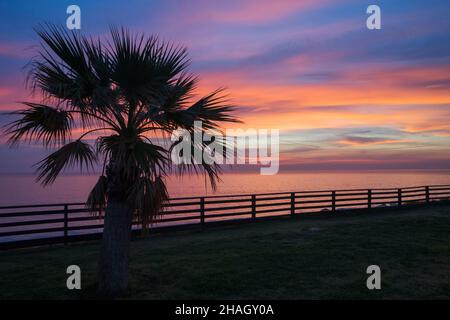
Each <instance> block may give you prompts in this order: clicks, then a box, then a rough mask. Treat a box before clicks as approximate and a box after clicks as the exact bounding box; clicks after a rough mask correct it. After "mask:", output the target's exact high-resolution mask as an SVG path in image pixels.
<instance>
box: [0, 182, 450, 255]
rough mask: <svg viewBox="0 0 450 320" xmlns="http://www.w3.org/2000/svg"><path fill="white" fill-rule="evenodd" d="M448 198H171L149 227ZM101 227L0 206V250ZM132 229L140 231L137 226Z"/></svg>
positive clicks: (448, 195) (425, 189)
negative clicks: (159, 215)
mask: <svg viewBox="0 0 450 320" xmlns="http://www.w3.org/2000/svg"><path fill="white" fill-rule="evenodd" d="M448 200H450V185H434V186H420V187H406V188H383V189H347V190H319V191H298V192H277V193H261V194H241V195H218V196H206V197H183V198H172V199H171V200H170V202H169V203H167V204H166V205H165V206H164V208H163V212H162V215H161V217H160V218H159V219H158V220H157V222H156V223H155V224H154V226H153V227H156V228H159V227H168V226H173V225H180V224H182V225H192V224H201V225H203V224H206V223H209V222H213V221H223V220H238V219H257V218H260V217H274V216H283V215H297V214H303V213H314V212H330V213H335V212H338V211H342V210H351V209H373V208H384V207H401V206H405V205H411V204H420V203H422V204H425V203H430V202H436V201H448ZM102 228H103V218H101V217H99V215H98V214H96V213H95V212H94V213H93V212H91V211H90V210H88V209H86V208H85V207H84V204H83V203H60V204H38V205H19V206H3V207H0V248H11V247H18V246H30V245H37V244H41V243H67V242H70V241H76V240H78V239H87V238H98V237H99V236H100V235H101V232H102ZM133 228H135V229H138V228H139V225H138V223H136V224H135V225H134V227H133Z"/></svg>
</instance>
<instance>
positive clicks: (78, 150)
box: [37, 140, 96, 186]
mask: <svg viewBox="0 0 450 320" xmlns="http://www.w3.org/2000/svg"><path fill="white" fill-rule="evenodd" d="M95 161H96V155H95V152H94V150H93V148H92V147H91V146H90V145H89V144H87V143H85V142H83V141H81V140H76V141H73V142H70V143H68V144H66V145H64V146H63V147H61V148H60V149H59V150H57V151H55V152H53V153H52V154H50V155H49V156H48V157H46V158H45V159H43V160H42V161H40V162H38V163H37V165H38V168H37V171H38V178H37V180H38V181H40V182H41V183H42V184H43V185H44V186H45V185H48V184H50V183H53V182H54V181H55V179H56V177H57V176H58V175H59V173H60V172H61V171H62V170H63V169H64V168H67V167H73V166H75V165H79V166H80V168H81V169H82V168H83V167H86V168H89V167H90V166H92V165H93V164H94V162H95Z"/></svg>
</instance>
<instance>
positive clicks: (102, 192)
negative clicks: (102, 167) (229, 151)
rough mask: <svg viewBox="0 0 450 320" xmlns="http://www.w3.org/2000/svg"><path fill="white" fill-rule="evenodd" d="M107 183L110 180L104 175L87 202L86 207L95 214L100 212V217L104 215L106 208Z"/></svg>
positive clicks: (99, 179)
mask: <svg viewBox="0 0 450 320" xmlns="http://www.w3.org/2000/svg"><path fill="white" fill-rule="evenodd" d="M107 183H108V179H107V178H106V177H105V176H104V175H102V176H100V177H99V178H98V180H97V183H96V184H95V186H94V188H92V190H91V192H90V193H89V196H88V198H87V200H86V207H87V208H89V209H90V210H91V211H93V212H98V213H99V215H100V216H102V215H103V212H104V209H105V207H106V200H107Z"/></svg>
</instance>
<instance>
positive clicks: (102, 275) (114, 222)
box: [98, 198, 133, 296]
mask: <svg viewBox="0 0 450 320" xmlns="http://www.w3.org/2000/svg"><path fill="white" fill-rule="evenodd" d="M132 219H133V213H132V210H131V208H130V207H129V205H128V204H127V203H126V202H125V201H123V200H117V199H111V198H110V199H108V204H107V207H106V214H105V224H104V228H103V241H102V247H101V252H100V261H99V278H98V279H99V284H98V289H99V292H100V294H101V295H103V296H118V295H123V294H124V293H125V292H126V290H127V288H128V263H129V253H130V239H131V226H132Z"/></svg>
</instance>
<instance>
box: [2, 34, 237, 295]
mask: <svg viewBox="0 0 450 320" xmlns="http://www.w3.org/2000/svg"><path fill="white" fill-rule="evenodd" d="M36 32H37V33H38V35H39V37H40V38H41V39H42V41H43V42H42V49H41V50H40V52H39V55H38V56H37V57H35V58H33V59H32V61H31V63H30V66H31V67H30V70H29V75H28V80H29V83H30V84H31V87H32V89H33V91H35V90H38V91H39V92H41V93H42V95H43V99H42V103H30V102H25V103H24V104H25V105H26V109H24V110H20V111H17V112H15V114H16V115H18V116H19V119H18V120H16V121H14V122H12V123H10V124H9V126H8V127H7V133H8V134H10V140H9V143H10V144H11V145H14V144H16V143H18V142H19V141H22V140H28V141H34V142H36V141H38V142H42V143H43V144H44V145H45V146H47V147H54V148H56V147H57V148H59V149H58V150H56V151H55V152H53V153H52V154H50V155H49V156H48V157H46V158H45V159H43V160H42V161H41V162H39V163H38V167H37V172H38V177H37V179H38V180H39V181H40V182H41V183H42V184H43V185H48V184H51V183H53V182H54V181H55V179H56V178H57V176H58V175H59V174H60V173H61V172H62V171H63V170H64V169H65V168H67V167H72V166H74V165H79V166H80V167H81V168H83V167H88V166H93V164H94V163H96V162H97V161H98V162H100V163H101V164H102V165H103V171H102V175H101V176H100V178H99V179H98V181H97V183H96V184H95V186H94V187H93V189H92V191H91V192H90V194H89V197H88V199H87V201H86V204H87V206H88V207H89V208H91V209H92V210H93V211H94V209H95V211H96V212H100V214H102V212H103V210H104V213H105V217H104V230H103V240H102V246H101V252H100V258H99V273H98V275H99V279H98V289H99V291H100V292H101V293H102V294H105V295H117V294H122V293H124V291H125V290H126V289H127V287H128V262H129V247H130V237H131V229H132V224H133V220H134V219H135V220H138V221H139V222H140V223H142V225H143V226H144V227H146V226H148V225H149V224H151V223H152V222H153V221H154V220H155V218H157V216H158V215H159V214H160V213H161V209H162V205H163V204H164V203H165V202H166V201H168V193H167V189H166V185H165V177H167V175H168V174H169V173H170V172H175V173H178V174H183V173H185V172H196V173H198V172H204V173H205V174H207V175H208V176H209V178H210V182H211V185H212V186H213V188H214V187H215V184H216V181H217V179H218V176H219V173H220V167H219V166H218V165H217V164H207V163H205V162H203V163H198V164H197V165H187V164H181V165H177V166H174V165H172V163H171V161H170V157H169V155H170V152H171V150H172V148H173V147H174V144H175V143H176V142H170V141H169V142H167V141H168V139H164V138H167V136H168V135H170V134H171V132H172V131H173V130H175V129H177V128H183V129H186V130H188V132H190V133H192V134H193V133H194V131H195V130H197V129H195V126H194V121H202V123H203V129H202V131H204V130H206V129H216V130H219V129H220V123H222V122H238V120H237V119H236V118H235V117H234V116H232V114H231V113H232V111H233V110H234V108H233V107H232V106H230V105H229V104H228V103H227V100H226V98H225V97H224V95H223V91H222V90H217V91H214V92H212V93H211V94H209V95H207V96H204V97H202V98H200V99H198V100H194V98H195V95H194V90H195V87H196V84H197V78H196V77H195V76H193V75H192V74H190V73H188V72H187V67H188V65H189V60H188V59H187V54H186V49H185V48H182V47H178V46H174V45H173V44H170V43H167V42H163V41H160V40H159V39H158V38H157V37H154V36H151V37H146V36H144V35H133V34H131V33H130V32H129V31H128V30H126V29H124V28H111V40H110V41H106V42H105V41H101V40H100V39H94V38H88V37H85V36H82V35H80V34H78V33H76V32H69V31H65V30H64V29H63V28H59V27H56V26H54V25H45V26H43V27H40V28H39V29H37V30H36ZM77 133H78V134H77ZM93 135H94V137H93ZM75 136H76V137H75ZM89 137H90V139H91V142H92V140H93V143H90V141H89V140H86V139H88V138H89ZM161 141H166V142H165V143H159V142H161ZM155 142H156V143H155ZM205 146H206V145H205V143H200V144H198V143H197V142H195V141H194V140H191V147H192V149H195V148H204V147H205Z"/></svg>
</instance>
